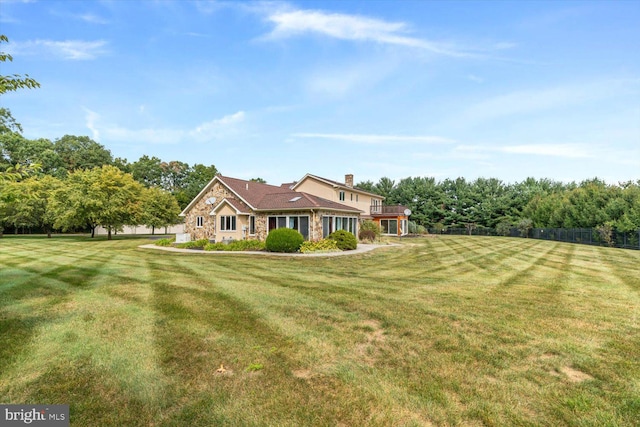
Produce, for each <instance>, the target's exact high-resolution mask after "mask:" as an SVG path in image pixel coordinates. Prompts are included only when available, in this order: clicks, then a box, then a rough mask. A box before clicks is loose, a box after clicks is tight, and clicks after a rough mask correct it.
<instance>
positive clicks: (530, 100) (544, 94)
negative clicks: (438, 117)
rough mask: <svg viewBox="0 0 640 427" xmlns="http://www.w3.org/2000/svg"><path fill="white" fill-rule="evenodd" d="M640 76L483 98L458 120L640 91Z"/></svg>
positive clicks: (532, 110)
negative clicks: (637, 77)
mask: <svg viewBox="0 0 640 427" xmlns="http://www.w3.org/2000/svg"><path fill="white" fill-rule="evenodd" d="M639 83H640V79H618V80H602V81H595V82H587V83H583V84H567V85H564V86H557V87H552V88H546V89H528V90H520V91H515V92H511V93H507V94H505V95H499V96H495V97H492V98H488V99H486V100H484V101H480V102H478V103H476V104H475V105H472V106H470V107H469V108H467V109H466V110H464V111H462V113H461V115H462V117H459V116H457V117H456V118H455V120H456V121H458V122H460V121H461V122H463V123H476V122H482V121H486V120H493V119H496V118H500V117H505V116H513V115H518V114H527V113H536V112H539V111H547V110H552V109H558V108H564V107H568V106H575V105H582V104H585V103H587V102H593V101H595V100H600V99H605V98H610V97H616V96H619V95H624V94H630V93H632V92H634V91H635V92H637V90H638V87H639Z"/></svg>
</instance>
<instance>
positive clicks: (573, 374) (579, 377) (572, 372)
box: [560, 366, 593, 383]
mask: <svg viewBox="0 0 640 427" xmlns="http://www.w3.org/2000/svg"><path fill="white" fill-rule="evenodd" d="M560 372H562V373H563V374H565V375H566V376H567V378H568V379H569V381H571V382H572V383H581V382H583V381H587V380H592V379H593V377H592V376H591V375H589V374H587V373H586V372H582V371H579V370H578V369H575V368H572V367H570V366H564V367H562V368H560Z"/></svg>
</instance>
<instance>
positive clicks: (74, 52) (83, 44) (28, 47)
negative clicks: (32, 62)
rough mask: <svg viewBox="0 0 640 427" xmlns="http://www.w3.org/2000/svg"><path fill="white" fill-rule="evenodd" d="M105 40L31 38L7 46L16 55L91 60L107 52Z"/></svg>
mask: <svg viewBox="0 0 640 427" xmlns="http://www.w3.org/2000/svg"><path fill="white" fill-rule="evenodd" d="M107 44H108V43H107V42H106V41H105V40H94V41H84V40H63V41H57V40H30V41H26V42H11V43H10V44H9V46H8V47H7V50H10V51H11V53H12V54H15V55H40V56H44V55H51V56H55V57H59V58H62V59H69V60H90V59H95V58H97V57H98V56H102V55H104V54H106V53H107V49H106V46H107Z"/></svg>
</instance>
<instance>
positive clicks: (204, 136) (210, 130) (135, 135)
mask: <svg viewBox="0 0 640 427" xmlns="http://www.w3.org/2000/svg"><path fill="white" fill-rule="evenodd" d="M140 108H141V109H142V110H140V111H143V110H144V106H141V107H140ZM84 110H85V112H86V113H87V114H86V116H85V119H86V123H85V124H86V127H87V128H88V129H89V130H91V132H92V134H93V138H94V139H95V140H99V139H100V138H102V139H104V140H111V141H119V142H127V143H146V144H177V143H180V142H201V143H204V142H210V141H213V140H217V139H220V138H228V137H230V136H232V135H234V134H236V133H238V129H237V126H236V125H237V124H239V123H241V122H242V121H244V118H245V113H244V111H238V112H237V113H234V114H229V115H227V116H224V117H222V118H220V119H215V120H211V121H208V122H204V123H202V124H200V125H198V126H196V127H195V128H193V129H171V128H143V129H130V128H126V127H122V126H118V125H100V124H99V122H100V121H101V117H100V115H99V114H98V113H96V112H94V111H91V110H89V109H87V108H85V109H84Z"/></svg>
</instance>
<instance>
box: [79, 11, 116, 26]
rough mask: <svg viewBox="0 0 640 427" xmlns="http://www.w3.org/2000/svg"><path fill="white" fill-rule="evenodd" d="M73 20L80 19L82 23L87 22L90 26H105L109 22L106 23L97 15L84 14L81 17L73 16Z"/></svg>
mask: <svg viewBox="0 0 640 427" xmlns="http://www.w3.org/2000/svg"><path fill="white" fill-rule="evenodd" d="M74 17H75V18H77V19H80V20H82V21H85V22H88V23H90V24H100V25H106V24H108V23H109V21H107V20H106V19H104V18H102V17H100V16H98V15H94V14H93V13H85V14H81V15H74Z"/></svg>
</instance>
